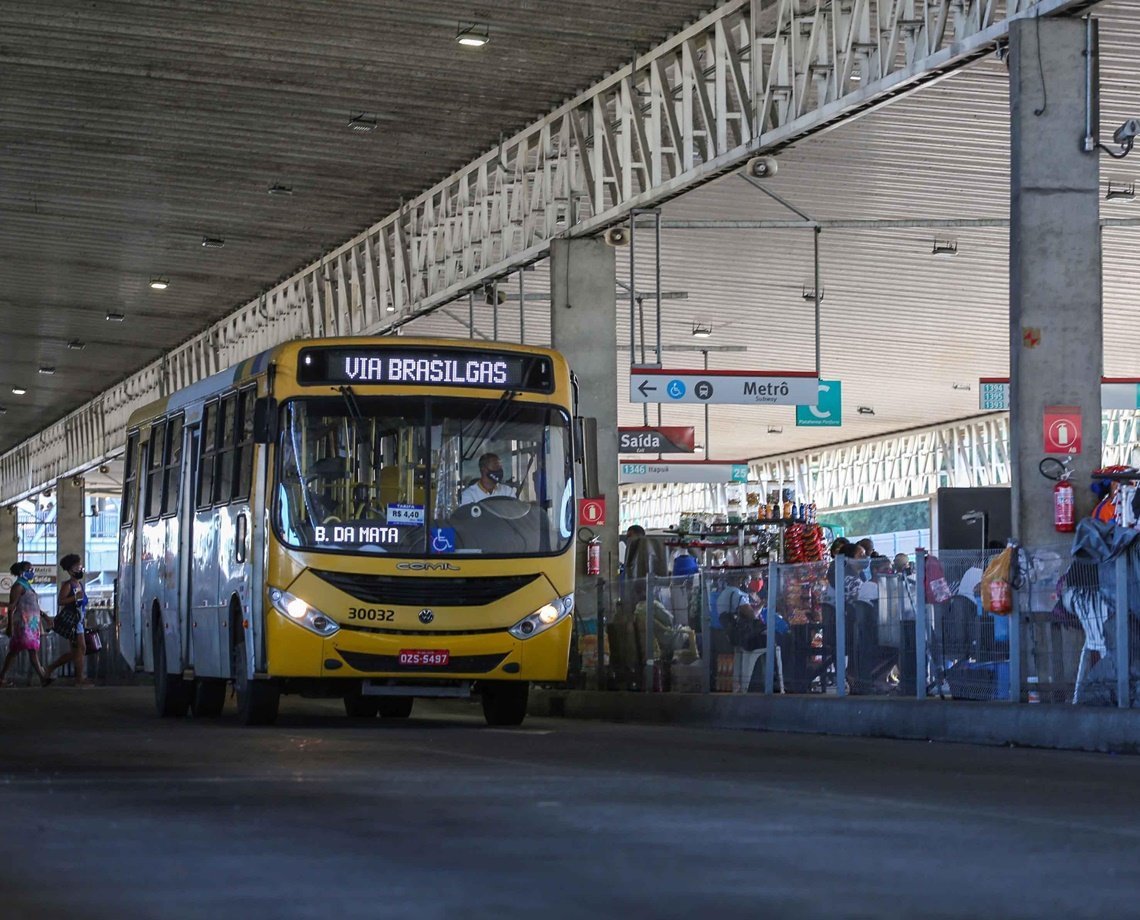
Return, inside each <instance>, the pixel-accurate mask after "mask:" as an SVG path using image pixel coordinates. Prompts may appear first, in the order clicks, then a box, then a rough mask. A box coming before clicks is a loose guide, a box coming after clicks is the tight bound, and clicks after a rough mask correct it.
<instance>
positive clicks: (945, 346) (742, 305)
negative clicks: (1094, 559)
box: [0, 0, 1140, 458]
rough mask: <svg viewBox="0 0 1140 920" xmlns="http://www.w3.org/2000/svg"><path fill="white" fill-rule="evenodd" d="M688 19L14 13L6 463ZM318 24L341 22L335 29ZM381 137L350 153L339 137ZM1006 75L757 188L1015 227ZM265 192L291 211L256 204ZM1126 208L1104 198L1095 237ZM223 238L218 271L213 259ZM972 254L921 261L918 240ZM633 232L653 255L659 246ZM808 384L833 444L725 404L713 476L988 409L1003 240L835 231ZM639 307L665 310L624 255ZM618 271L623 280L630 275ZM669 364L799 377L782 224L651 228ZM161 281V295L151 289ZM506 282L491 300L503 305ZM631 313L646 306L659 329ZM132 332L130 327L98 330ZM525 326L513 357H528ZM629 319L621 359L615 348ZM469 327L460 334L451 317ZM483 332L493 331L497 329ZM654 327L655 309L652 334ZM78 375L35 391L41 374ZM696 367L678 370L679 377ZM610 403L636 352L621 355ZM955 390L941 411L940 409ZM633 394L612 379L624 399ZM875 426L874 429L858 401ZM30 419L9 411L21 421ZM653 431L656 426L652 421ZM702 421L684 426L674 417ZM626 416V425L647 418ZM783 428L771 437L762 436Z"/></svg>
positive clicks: (754, 197)
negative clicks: (73, 348) (817, 368)
mask: <svg viewBox="0 0 1140 920" xmlns="http://www.w3.org/2000/svg"><path fill="white" fill-rule="evenodd" d="M701 6H702V5H700V4H696V3H693V2H680V0H675V2H649V0H644V2H633V3H631V4H624V5H622V6H620V7H612V6H610V7H607V6H605V5H603V4H600V3H597V2H584V3H578V4H575V5H573V6H565V5H556V4H534V3H529V2H522V0H517V2H512V3H497V4H492V5H489V6H486V7H484V8H483V9H486V10H487V11H488V15H487V16H486V17H484V18H486V19H487V20H489V22H490V25H491V29H492V37H493V40H492V44H491V45H490V46H488V48H487V49H484V50H483V51H482V52H476V53H474V54H469V53H467V52H466V51H465V50H464V49H460V48H458V46H456V44H455V42H454V34H455V29H456V25H457V22H458V21H459V20H460V19H468V18H470V14H469V12H468V9H469V8H468V5H467V4H464V3H460V2H451V3H446V2H415V3H409V4H399V3H394V2H376V3H363V2H357V3H349V4H337V5H336V6H335V7H330V6H329V5H327V4H324V3H318V2H316V0H291V2H285V3H272V4H271V3H268V2H253V3H246V4H242V5H240V6H235V7H229V6H223V5H218V4H215V3H206V2H197V3H184V4H179V5H178V6H177V7H171V6H169V5H168V4H164V3H158V2H151V3H146V2H141V0H139V2H129V3H120V4H115V5H113V6H110V7H103V6H98V7H92V6H90V5H88V4H81V3H79V2H77V0H64V2H61V3H54V4H51V6H50V9H49V8H47V7H43V8H40V7H32V6H30V5H29V6H27V7H25V6H18V7H17V6H12V5H7V6H3V7H0V86H3V90H2V91H0V123H2V124H3V125H4V133H3V136H2V142H0V213H2V215H3V220H2V222H0V264H2V266H3V267H2V268H0V286H2V287H0V309H2V310H3V314H2V315H3V316H4V317H5V319H7V321H8V322H7V324H6V327H7V328H6V330H5V332H4V333H2V334H0V340H2V341H3V343H4V345H5V352H6V356H8V357H9V360H8V361H7V362H5V364H4V367H3V368H2V369H0V386H2V387H3V390H0V392H4V393H6V392H7V388H8V387H10V386H11V385H12V384H13V383H14V382H16V381H18V380H27V379H28V378H29V377H31V378H33V382H34V384H35V389H34V390H33V392H32V393H30V394H29V396H27V397H23V398H22V399H21V400H17V398H16V397H5V398H4V399H2V400H0V402H3V403H4V404H6V405H7V406H8V408H9V412H8V415H7V416H5V418H4V420H3V423H2V424H0V447H6V446H10V445H11V444H13V443H15V442H16V441H18V440H20V439H21V438H23V437H25V436H27V435H28V434H30V433H32V432H34V431H36V430H38V429H39V428H40V427H42V426H43V425H44V424H46V423H47V422H49V421H51V420H52V418H54V417H57V416H59V415H60V414H62V413H63V412H65V411H67V410H68V409H70V408H72V407H73V405H74V404H76V403H77V402H78V401H80V400H81V399H85V398H87V397H89V396H90V395H92V394H93V393H96V392H98V391H99V390H101V389H103V388H104V387H106V386H107V385H108V384H109V383H110V382H112V381H113V380H115V379H118V378H120V377H122V376H123V375H124V374H125V373H126V372H128V371H131V370H134V369H136V368H138V367H139V366H141V365H142V364H144V363H145V362H146V361H148V360H151V359H153V357H154V355H155V354H156V353H157V352H158V351H159V350H161V349H164V348H167V347H169V346H170V345H172V344H174V343H175V342H177V341H179V340H181V339H183V338H185V337H186V336H187V335H189V334H191V333H193V332H195V331H197V330H199V329H201V328H203V327H204V326H205V325H206V323H207V321H208V320H211V319H213V318H216V317H218V316H219V315H222V314H224V313H225V312H227V311H228V310H229V309H230V308H232V307H233V306H235V305H236V304H238V303H241V302H245V301H246V300H248V299H249V298H250V297H252V296H254V295H255V294H256V292H257V291H258V290H261V289H263V288H264V287H265V286H266V285H267V284H268V283H269V282H271V281H272V280H274V279H276V278H279V277H282V276H284V275H286V274H288V273H289V272H290V271H292V270H293V269H294V268H296V267H297V266H298V265H300V264H302V263H304V262H307V261H308V260H310V259H311V258H312V257H313V256H314V255H315V254H316V253H317V252H320V251H322V250H323V249H325V248H327V247H330V246H332V245H334V244H338V243H340V242H343V241H344V240H345V239H347V238H348V237H349V236H350V235H351V234H352V233H353V232H355V231H357V230H359V229H360V228H362V227H364V226H366V225H368V224H369V223H370V222H372V221H374V220H375V219H377V218H379V217H381V216H383V215H385V214H387V213H389V212H390V211H391V210H393V209H394V208H395V207H396V206H397V204H398V201H399V198H400V196H401V195H405V196H410V195H412V194H413V193H415V192H417V191H420V190H422V189H423V188H424V187H426V186H427V185H429V184H430V183H431V182H432V181H434V180H435V179H437V178H439V177H440V176H442V175H445V174H447V173H448V172H450V171H451V170H453V169H454V168H456V167H457V166H459V165H461V164H462V163H464V162H466V161H468V160H469V159H470V158H471V157H472V156H473V155H474V154H477V153H478V152H480V151H482V150H484V149H486V148H487V147H488V146H489V145H491V144H493V143H494V141H495V139H496V138H497V136H498V134H499V132H500V131H503V132H508V131H511V130H513V129H516V128H518V127H519V126H521V125H523V124H524V123H526V122H528V121H530V120H532V119H533V118H535V117H536V116H538V115H539V114H541V113H542V112H543V111H545V110H547V109H548V108H549V107H550V106H551V105H553V104H554V103H555V102H557V101H558V100H560V99H561V98H564V97H566V96H568V95H570V94H571V93H572V92H574V91H576V90H579V89H581V88H583V87H585V86H587V85H588V84H590V83H591V82H592V81H594V80H596V79H597V78H598V77H599V76H601V75H602V74H603V73H604V72H606V71H607V70H609V69H612V68H613V67H615V66H618V65H619V64H621V63H624V62H625V61H627V60H628V59H629V58H630V56H631V55H632V54H633V51H634V49H640V48H645V47H647V46H648V45H650V44H652V43H653V42H654V41H656V40H658V39H660V38H662V37H663V36H665V35H666V34H668V33H669V32H671V31H674V30H675V29H677V28H678V27H680V26H681V25H682V24H683V22H685V21H686V20H689V19H692V18H695V17H696V16H697V15H698V13H699V12H700V9H701ZM330 11H335V16H334V15H331V13H330ZM1097 14H1098V16H1099V17H1100V18H1101V21H1102V33H1101V41H1102V63H1101V69H1102V83H1103V101H1102V123H1103V125H1104V127H1105V129H1106V130H1105V132H1104V133H1105V134H1106V135H1107V136H1111V133H1112V129H1113V128H1114V127H1115V126H1116V125H1117V124H1119V123H1120V122H1121V121H1122V120H1123V119H1124V118H1125V117H1128V116H1134V115H1138V114H1140V99H1137V98H1135V95H1134V94H1135V89H1134V87H1135V86H1136V79H1135V71H1136V68H1135V66H1134V64H1133V61H1134V49H1135V48H1136V47H1137V46H1138V40H1140V10H1138V8H1137V4H1135V3H1133V2H1129V0H1113V2H1111V3H1105V4H1102V5H1101V6H1099V7H1098V8H1097ZM361 111H363V112H370V113H375V114H376V115H377V116H378V121H379V127H378V130H377V131H375V132H374V133H371V134H364V135H358V134H354V133H353V132H350V131H349V130H347V128H346V122H347V120H348V118H349V116H350V114H353V113H356V112H361ZM1008 132H1009V128H1008V75H1007V73H1006V70H1005V67H1004V66H1003V65H1002V64H1001V63H999V62H998V61H997V60H996V59H989V60H987V61H984V62H981V63H979V64H976V65H974V66H972V67H971V68H969V69H968V70H966V71H963V72H961V73H959V74H956V75H954V76H952V77H950V78H947V79H944V80H942V81H940V82H938V83H936V84H934V85H930V86H928V87H925V88H923V89H922V90H921V91H919V92H918V93H916V94H914V95H911V96H908V97H906V98H904V99H901V100H899V101H896V102H894V103H893V104H891V105H890V106H889V107H887V108H885V109H882V110H880V111H877V112H875V113H872V114H869V115H866V116H864V117H862V118H860V119H858V120H856V121H854V122H851V123H848V124H845V125H843V126H841V127H840V128H838V129H836V130H833V131H831V132H829V133H827V134H824V135H820V136H817V137H815V138H812V139H810V140H808V141H805V142H801V143H800V144H798V145H797V146H795V147H794V148H791V149H789V150H785V151H784V152H783V153H782V154H781V155H780V172H779V175H778V176H777V177H776V179H775V180H773V182H772V186H771V187H772V188H773V189H774V190H777V191H778V192H779V193H780V194H781V195H783V196H785V197H787V198H788V199H789V200H790V201H791V202H792V203H794V204H795V205H796V206H797V207H798V208H800V209H802V210H804V211H805V212H807V213H809V214H811V215H813V216H814V217H818V218H826V219H834V218H863V219H876V218H914V217H918V218H923V217H930V218H948V217H949V218H1004V217H1006V216H1008V192H1009V189H1008V183H1009V175H1008ZM1138 172H1140V156H1137V157H1134V158H1130V159H1128V160H1124V161H1115V160H1112V161H1110V160H1108V159H1107V158H1104V159H1103V160H1102V175H1103V178H1104V182H1105V185H1106V186H1107V183H1108V182H1109V181H1110V180H1111V181H1112V182H1113V183H1114V184H1121V183H1127V182H1132V181H1135V180H1136V179H1137V173H1138ZM274 183H280V184H284V185H287V186H291V187H293V189H294V195H293V196H291V197H270V196H268V195H267V194H266V189H267V188H268V187H269V186H270V185H271V184H274ZM1136 208H1140V204H1137V203H1134V202H1122V201H1112V202H1104V204H1103V207H1102V212H1103V214H1104V215H1105V216H1106V217H1118V216H1132V215H1133V214H1134V213H1135V214H1136V215H1137V216H1140V211H1135V209H1136ZM664 214H665V216H666V218H667V219H686V220H688V219H707V218H722V219H723V218H737V219H766V218H776V219H786V218H788V217H791V216H792V215H791V214H789V212H787V211H785V210H784V209H782V208H781V207H780V206H779V205H777V204H776V203H775V202H773V201H771V200H770V199H768V198H766V197H765V196H764V195H762V194H761V193H760V192H758V191H756V190H754V189H752V188H750V187H749V186H747V185H746V184H745V183H744V181H743V180H741V179H740V178H739V177H738V176H726V177H723V178H722V179H720V180H718V181H716V182H715V183H713V184H711V185H709V186H706V187H705V188H703V189H701V190H698V191H696V192H694V193H691V194H689V195H686V196H684V197H682V198H679V199H676V200H674V201H672V202H670V203H669V204H668V205H666V207H665V209H664ZM1137 234H1140V228H1137V229H1117V228H1112V229H1109V230H1107V231H1106V233H1105V254H1104V266H1105V278H1104V291H1105V309H1106V320H1105V325H1106V371H1107V372H1108V373H1110V374H1116V375H1133V374H1136V375H1140V367H1138V366H1137V362H1136V361H1135V360H1134V359H1133V358H1132V355H1131V352H1132V350H1133V349H1132V348H1131V342H1130V336H1132V335H1133V333H1134V330H1135V321H1134V319H1133V317H1134V316H1135V309H1136V297H1137V295H1136V293H1135V292H1136V291H1137V290H1138V289H1140V286H1138V284H1137V280H1138V279H1137V278H1136V270H1135V269H1134V268H1133V262H1134V260H1133V258H1132V256H1131V252H1132V249H1133V245H1134V244H1133V241H1134V240H1136V239H1140V237H1138V236H1137ZM203 236H216V237H222V238H224V239H225V240H226V246H225V248H224V249H220V250H211V249H203V248H202V247H201V239H202V237H203ZM935 237H937V238H939V239H954V240H956V241H957V243H958V246H959V250H958V254H957V255H956V256H953V257H935V256H933V255H932V253H931V248H932V244H933V240H934V238H935ZM646 238H648V234H647V235H646ZM821 242H822V267H823V281H824V291H825V297H824V302H823V366H824V374H825V376H827V377H831V378H838V379H842V380H843V382H844V388H845V390H844V400H845V413H846V420H845V424H844V426H843V427H842V428H836V429H798V430H797V429H796V428H795V427H794V420H793V410H791V409H790V408H782V409H778V408H771V409H756V408H744V407H721V406H714V407H713V408H712V410H711V415H712V421H713V433H712V439H711V440H712V447H713V454H714V456H717V457H721V458H743V457H754V456H761V455H765V454H771V453H779V452H785V451H788V450H796V449H802V448H806V447H810V446H814V445H818V444H823V443H831V442H836V441H841V440H850V439H853V438H858V437H864V436H872V435H876V434H880V433H884V432H889V431H897V430H900V429H905V428H908V427H914V426H918V425H924V424H929V423H931V422H935V421H941V420H948V419H953V418H961V417H965V416H969V415H972V414H976V412H977V408H976V407H977V398H978V394H977V378H978V377H979V376H985V375H991V374H996V375H1000V374H1004V373H1005V372H1006V370H1007V367H1008V341H1007V337H1008V317H1007V313H1008V271H1007V259H1008V232H1007V231H1006V230H1005V229H1004V228H1001V227H986V228H963V229H958V230H926V229H892V230H867V229H858V230H856V229H847V230H828V231H825V232H824V234H823V236H822V240H821ZM639 254H640V255H639V259H640V261H639V271H638V275H639V277H638V287H639V290H642V291H645V290H648V289H650V288H651V287H652V283H653V282H652V277H653V266H652V264H651V262H650V260H649V259H648V258H647V256H648V247H643V246H639ZM626 260H627V255H626V251H619V277H627V276H628V265H627V263H626ZM662 270H663V281H664V284H663V287H664V289H665V290H668V291H681V292H686V293H687V299H685V300H667V301H665V302H664V327H663V338H664V341H665V344H666V346H692V345H693V344H696V343H697V340H694V339H693V338H692V336H691V334H690V332H691V324H692V322H693V321H694V320H697V321H701V322H705V323H708V324H711V325H712V326H713V327H714V335H713V337H712V338H711V339H709V340H707V341H708V343H709V344H710V345H714V346H715V345H723V344H732V345H744V346H745V347H747V349H748V351H747V352H744V353H729V354H719V353H714V354H713V355H711V356H710V361H711V364H712V366H713V367H781V368H783V367H788V366H793V367H802V368H809V367H810V366H811V364H812V360H813V340H812V311H811V305H810V303H808V302H805V300H804V298H803V296H802V295H803V289H804V285H805V283H810V281H811V277H812V261H811V235H810V233H805V232H803V231H794V230H747V231H745V230H699V231H698V230H687V231H682V230H667V231H666V232H665V234H664V256H663V260H662ZM158 274H161V275H165V276H167V277H169V278H170V279H171V280H172V282H173V283H172V286H171V288H170V290H168V291H165V292H162V293H161V294H158V293H155V292H152V291H150V290H148V289H147V286H146V282H147V280H148V279H149V278H150V277H151V276H153V275H158ZM525 284H526V290H527V293H528V295H536V294H537V295H539V296H542V295H543V293H544V292H547V291H548V289H549V288H548V278H547V272H546V266H545V264H544V263H540V264H539V265H537V266H535V268H534V270H533V271H528V272H526V273H525ZM516 285H517V281H516V280H515V279H511V280H510V281H509V282H508V283H507V284H505V285H504V287H505V289H506V290H507V291H508V292H509V293H510V294H512V295H513V294H514V293H515V291H516V290H517V287H516ZM649 306H650V305H649V303H648V302H647V308H648V307H649ZM108 310H121V311H122V312H125V313H127V314H128V316H129V320H128V322H127V323H125V324H123V325H121V326H114V325H112V324H109V323H106V322H104V320H103V315H104V313H105V312H107V311H108ZM517 311H518V306H517V302H514V301H509V302H508V303H507V304H505V305H503V306H502V307H501V308H500V310H499V314H500V334H501V335H502V337H504V338H508V339H517V335H518V332H517V327H518V316H517ZM627 311H628V307H627V306H625V305H619V311H618V312H619V315H618V326H619V334H618V337H619V341H621V342H626V343H628V334H629V330H628V312H627ZM466 314H467V305H466V302H463V303H458V304H454V305H453V306H451V307H449V308H447V311H446V312H441V313H438V314H436V315H434V316H432V317H428V318H425V319H423V320H420V321H417V322H416V323H415V324H413V326H412V327H411V328H410V329H409V330H408V331H409V332H413V333H421V332H438V333H442V334H450V335H457V334H458V335H463V334H466V327H465V326H464V325H463V321H464V320H465V319H466ZM453 316H454V317H457V319H454V318H452V317H453ZM477 316H478V319H477V324H476V325H477V328H478V329H479V331H480V333H482V334H488V335H489V334H490V332H491V317H490V308H489V307H487V306H486V305H484V304H480V305H479V307H478V311H477ZM647 320H648V326H649V328H650V329H652V314H651V312H650V315H649V316H648V317H647ZM548 329H549V320H548V317H547V306H546V304H545V303H544V302H543V301H541V300H539V301H534V302H530V301H528V304H527V333H528V340H530V341H548V337H549V332H548ZM72 338H80V339H84V340H86V341H87V342H89V343H90V344H89V347H88V348H87V349H86V350H85V351H83V352H81V353H78V357H79V359H80V362H79V363H80V365H81V366H82V368H83V373H82V374H81V375H80V374H75V373H71V372H68V373H58V374H56V375H55V376H54V377H51V378H39V379H34V378H35V367H36V366H37V365H39V364H54V365H57V366H61V367H62V366H64V365H65V364H67V365H68V366H69V367H70V366H74V365H73V364H70V363H68V362H69V359H71V358H74V357H76V353H69V352H67V351H66V349H65V343H66V342H67V341H68V340H69V339H72ZM699 360H700V355H699V354H693V353H689V354H684V353H677V352H672V351H670V352H667V353H666V356H665V363H666V364H667V365H669V366H680V365H681V364H682V363H684V364H696V363H698V362H699ZM615 369H616V370H617V371H618V373H619V375H620V379H622V380H623V381H624V379H625V374H626V372H627V371H628V356H627V355H626V354H625V353H624V352H623V353H619V354H617V355H615ZM955 384H959V385H969V386H970V387H971V389H970V390H957V389H954V385H955ZM623 386H624V384H623ZM859 405H866V406H870V407H872V408H873V409H874V411H875V414H874V415H873V416H858V415H856V414H855V407H856V406H859ZM18 406H19V407H20V408H18ZM651 413H652V414H651V419H654V420H655V419H656V411H655V410H651ZM664 418H665V421H666V422H667V423H673V424H695V425H696V426H697V427H698V430H700V428H701V426H702V424H703V413H702V412H701V408H700V407H693V408H683V407H666V410H665V417H664ZM640 419H641V409H640V407H637V406H633V405H628V404H624V402H623V406H622V421H623V423H625V424H636V423H638V422H639V421H640ZM769 427H773V428H778V429H781V430H780V431H779V432H778V433H771V434H770V433H769V431H768V429H769Z"/></svg>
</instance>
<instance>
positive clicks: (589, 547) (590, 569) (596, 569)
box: [586, 537, 602, 575]
mask: <svg viewBox="0 0 1140 920" xmlns="http://www.w3.org/2000/svg"><path fill="white" fill-rule="evenodd" d="M586 574H587V575H601V574H602V541H601V540H599V539H598V538H597V537H594V538H593V539H591V540H590V541H589V542H588V543H587V544H586Z"/></svg>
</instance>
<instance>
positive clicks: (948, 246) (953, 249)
mask: <svg viewBox="0 0 1140 920" xmlns="http://www.w3.org/2000/svg"><path fill="white" fill-rule="evenodd" d="M930 252H931V254H932V255H936V256H956V255H958V241H957V240H935V241H934V248H933V249H931V250H930Z"/></svg>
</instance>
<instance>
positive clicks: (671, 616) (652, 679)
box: [590, 539, 1140, 707]
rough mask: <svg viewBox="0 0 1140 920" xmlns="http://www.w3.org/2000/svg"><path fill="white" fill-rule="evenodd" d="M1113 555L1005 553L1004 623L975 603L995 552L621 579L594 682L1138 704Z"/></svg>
mask: <svg viewBox="0 0 1140 920" xmlns="http://www.w3.org/2000/svg"><path fill="white" fill-rule="evenodd" d="M1118 542H1119V541H1118ZM1078 549H1079V548H1078ZM1118 549H1119V551H1115V552H1113V553H1111V554H1110V555H1109V556H1107V557H1104V558H1100V557H1095V554H1093V555H1091V556H1090V553H1089V552H1088V551H1087V548H1086V549H1079V551H1078V552H1077V553H1076V555H1075V556H1074V547H1073V545H1071V544H1057V545H1052V546H1042V547H1037V548H1025V547H1019V548H1018V549H1017V552H1016V554H1015V559H1016V565H1015V568H1016V577H1014V578H1013V586H1012V611H1011V613H1009V614H1007V615H1001V614H994V613H991V612H989V611H987V610H986V609H984V605H983V603H982V586H983V580H982V576H983V574H984V572H985V569H986V566H987V565H988V564H989V563H990V562H991V561H992V560H993V558H994V557H995V555H996V554H997V552H998V550H994V549H987V550H981V549H979V550H970V551H948V552H943V553H941V554H939V555H938V556H937V557H934V556H931V555H929V554H928V553H926V552H925V551H920V552H918V553H917V554H916V556H915V558H914V560H913V562H912V563H910V565H909V566H908V567H907V570H906V571H901V572H900V571H896V570H894V569H893V568H891V566H890V561H889V560H887V559H884V558H877V559H874V560H867V559H861V560H841V562H840V563H839V564H838V565H836V564H835V563H829V562H819V563H807V564H799V565H787V564H776V563H772V564H769V565H765V566H759V567H748V568H722V569H716V570H705V571H702V572H700V573H699V574H694V575H686V576H677V577H666V576H653V575H650V576H648V577H646V578H643V579H627V580H625V581H623V582H622V583H621V584H620V586H619V590H618V591H617V592H615V594H616V596H615V599H614V601H613V603H612V605H611V610H610V612H609V615H608V622H607V624H606V627H605V633H606V640H607V641H606V643H605V644H604V645H602V644H601V643H598V642H597V640H596V638H594V639H593V640H592V641H594V642H595V645H594V646H593V649H592V650H593V656H594V657H593V658H592V661H598V662H600V665H601V666H600V667H599V668H596V669H595V670H596V673H597V674H598V675H599V677H598V678H597V680H596V686H600V687H604V688H609V689H624V690H638V691H643V692H673V693H729V692H731V693H789V694H791V693H807V694H821V695H832V696H845V695H860V696H867V697H883V698H888V697H894V698H899V697H906V698H917V699H944V700H974V701H979V700H980V701H1004V702H1010V703H1019V702H1020V703H1034V704H1036V703H1043V704H1048V703H1055V704H1059V703H1066V704H1072V703H1079V704H1085V705H1111V706H1119V707H1130V706H1131V705H1133V701H1134V700H1135V701H1136V702H1137V704H1138V705H1140V539H1138V540H1137V541H1136V543H1134V544H1131V546H1129V547H1123V546H1121V547H1119V548H1118ZM1102 555H1103V554H1102ZM837 571H838V573H839V576H840V577H839V578H838V579H837ZM837 581H838V582H839V584H838V585H837ZM1118 610H1127V611H1128V612H1129V616H1127V617H1119V616H1117V615H1116V612H1117V611H1118ZM772 624H775V628H774V629H773V628H770V627H771V626H772ZM920 627H921V628H920ZM594 636H595V637H596V632H595V633H594ZM1119 661H1126V662H1129V665H1128V666H1127V667H1117V662H1119ZM590 680H591V683H593V682H594V677H593V674H591V678H590Z"/></svg>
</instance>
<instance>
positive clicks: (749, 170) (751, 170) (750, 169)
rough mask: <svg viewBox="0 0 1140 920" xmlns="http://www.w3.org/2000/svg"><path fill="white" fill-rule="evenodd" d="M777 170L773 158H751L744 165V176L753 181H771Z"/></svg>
mask: <svg viewBox="0 0 1140 920" xmlns="http://www.w3.org/2000/svg"><path fill="white" fill-rule="evenodd" d="M778 168H779V166H778V164H777V163H776V158H775V157H753V158H752V159H751V160H749V161H748V162H747V163H745V164H744V174H745V175H746V176H751V177H752V178H753V179H771V178H772V176H774V175H776V170H777V169H778Z"/></svg>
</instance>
